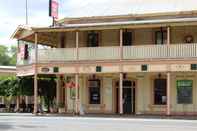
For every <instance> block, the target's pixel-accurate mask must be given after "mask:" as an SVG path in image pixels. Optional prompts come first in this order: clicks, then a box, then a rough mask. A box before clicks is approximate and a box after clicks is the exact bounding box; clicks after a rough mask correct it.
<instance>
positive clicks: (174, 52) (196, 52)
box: [169, 43, 197, 58]
mask: <svg viewBox="0 0 197 131" xmlns="http://www.w3.org/2000/svg"><path fill="white" fill-rule="evenodd" d="M169 57H170V58H194V57H196V58H197V43H196V44H186V43H183V44H171V45H170V48H169Z"/></svg>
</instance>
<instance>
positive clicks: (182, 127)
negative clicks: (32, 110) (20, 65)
mask: <svg viewBox="0 0 197 131" xmlns="http://www.w3.org/2000/svg"><path fill="white" fill-rule="evenodd" d="M79 130H81V131H149V130H150V131H197V120H172V119H171V120H168V119H142V118H137V119H131V118H129V119H128V118H96V117H94V118H92V117H91V118H90V117H35V116H32V115H0V131H79Z"/></svg>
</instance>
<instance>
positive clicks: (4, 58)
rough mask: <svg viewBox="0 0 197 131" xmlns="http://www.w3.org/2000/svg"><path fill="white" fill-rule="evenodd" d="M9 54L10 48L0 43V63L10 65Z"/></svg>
mask: <svg viewBox="0 0 197 131" xmlns="http://www.w3.org/2000/svg"><path fill="white" fill-rule="evenodd" d="M8 54H9V52H8V48H7V47H6V46H3V45H0V65H10V56H9V55H8Z"/></svg>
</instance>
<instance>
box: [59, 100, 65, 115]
mask: <svg viewBox="0 0 197 131" xmlns="http://www.w3.org/2000/svg"><path fill="white" fill-rule="evenodd" d="M58 112H59V113H65V107H64V103H62V102H61V103H59V104H58Z"/></svg>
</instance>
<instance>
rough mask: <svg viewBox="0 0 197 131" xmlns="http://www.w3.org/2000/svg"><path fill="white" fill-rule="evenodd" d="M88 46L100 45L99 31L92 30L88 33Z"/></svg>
mask: <svg viewBox="0 0 197 131" xmlns="http://www.w3.org/2000/svg"><path fill="white" fill-rule="evenodd" d="M87 42H88V43H87V46H88V47H97V46H99V33H97V32H90V33H88V40H87Z"/></svg>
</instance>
